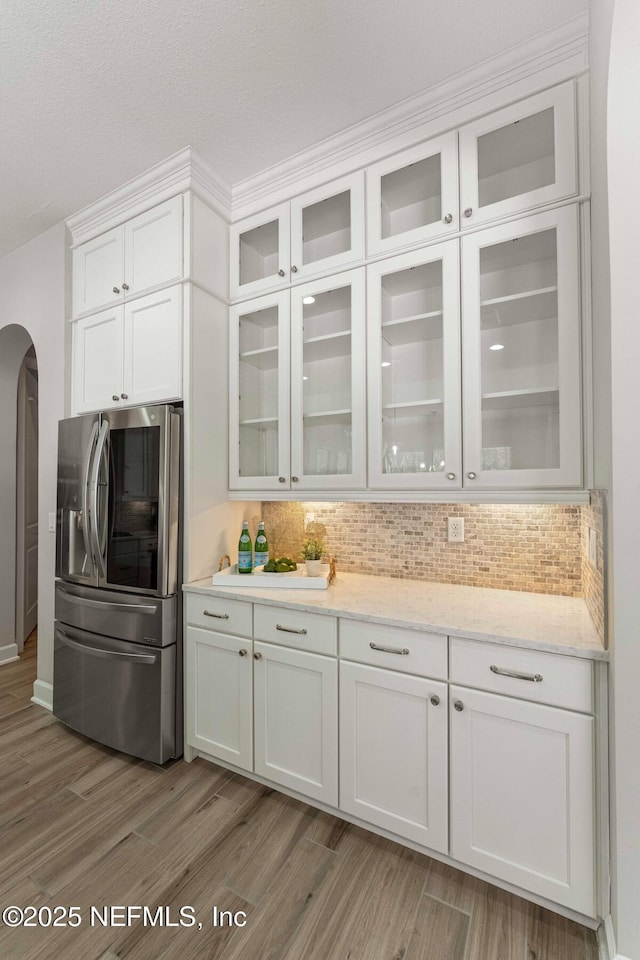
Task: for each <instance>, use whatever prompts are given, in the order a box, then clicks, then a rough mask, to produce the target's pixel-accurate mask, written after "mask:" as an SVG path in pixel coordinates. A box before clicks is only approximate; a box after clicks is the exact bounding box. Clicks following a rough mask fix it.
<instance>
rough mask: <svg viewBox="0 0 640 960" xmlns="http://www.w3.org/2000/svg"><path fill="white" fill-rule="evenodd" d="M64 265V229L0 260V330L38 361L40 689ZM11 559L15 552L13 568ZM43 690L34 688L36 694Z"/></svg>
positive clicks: (48, 629) (49, 625)
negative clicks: (21, 332)
mask: <svg viewBox="0 0 640 960" xmlns="http://www.w3.org/2000/svg"><path fill="white" fill-rule="evenodd" d="M65 261H66V228H65V226H64V224H59V225H58V226H56V227H52V228H51V229H50V230H47V231H46V233H43V234H41V235H40V236H39V237H36V239H35V240H32V241H31V242H30V243H28V244H25V245H24V246H23V247H20V248H19V249H18V250H14V251H13V252H12V253H10V254H8V255H7V256H6V257H3V258H2V259H0V329H1V328H3V327H6V326H8V325H9V324H18V325H20V326H22V327H24V328H25V330H26V331H27V333H28V334H29V336H30V337H31V339H32V341H33V343H34V346H35V349H36V356H37V358H38V377H39V464H38V479H39V502H38V516H39V556H38V680H39V681H41V682H43V683H44V684H45V685H46V684H51V683H52V680H53V581H54V573H55V535H54V534H52V533H48V531H47V526H48V514H49V513H50V512H52V511H55V509H56V467H57V444H58V420H59V419H61V418H62V417H63V416H64V397H65V383H64V359H65V339H66V327H65ZM3 456H4V451H3ZM14 469H15V457H14ZM13 523H14V525H15V510H14V513H13ZM3 548H4V544H3ZM14 557H15V552H14V554H12V558H11V559H12V562H14V563H15V559H14ZM4 603H5V601H4V599H3V600H2V604H3V613H4ZM13 603H14V604H15V594H14V600H13ZM0 669H1V668H0ZM45 689H46V687H42V686H40V690H41V693H42V691H43V690H45Z"/></svg>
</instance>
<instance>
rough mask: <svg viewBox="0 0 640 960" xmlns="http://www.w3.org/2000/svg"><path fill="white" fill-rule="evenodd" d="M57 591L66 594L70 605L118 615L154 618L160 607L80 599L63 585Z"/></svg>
mask: <svg viewBox="0 0 640 960" xmlns="http://www.w3.org/2000/svg"><path fill="white" fill-rule="evenodd" d="M56 590H58V591H59V592H60V593H64V596H65V599H66V600H68V601H69V603H77V604H78V605H79V606H81V607H92V608H93V609H94V610H96V609H97V610H114V611H117V612H118V613H141V614H145V615H148V616H153V614H154V613H156V611H157V609H158V607H157V606H156V604H151V603H111V602H109V600H91V599H88V598H87V597H78V596H76V594H75V593H71V592H70V591H69V590H66V589H65V588H64V587H63V586H62V584H61V583H57V584H56Z"/></svg>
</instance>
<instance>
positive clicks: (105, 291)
mask: <svg viewBox="0 0 640 960" xmlns="http://www.w3.org/2000/svg"><path fill="white" fill-rule="evenodd" d="M182 238H183V230H182V196H178V197H173V198H172V199H171V200H167V201H165V203H161V204H159V205H158V206H156V207H153V208H152V209H151V210H148V211H146V212H145V213H143V214H140V215H139V216H137V217H134V218H133V219H132V220H129V221H128V222H127V223H125V224H122V225H121V226H119V227H115V228H114V229H113V230H109V231H108V232H107V233H104V234H101V235H100V236H99V237H96V238H95V239H94V240H89V241H87V243H83V244H81V245H80V246H79V247H76V249H75V250H74V251H73V315H74V316H75V317H78V316H83V315H85V314H88V313H93V312H94V311H96V310H98V309H100V308H101V307H106V306H108V305H110V304H114V303H121V302H122V301H123V300H126V299H127V298H129V297H134V296H137V295H139V294H140V293H144V292H145V291H146V290H150V289H152V288H153V287H157V286H160V285H163V284H167V283H172V282H174V281H176V280H179V279H180V278H181V277H182V273H183V242H182Z"/></svg>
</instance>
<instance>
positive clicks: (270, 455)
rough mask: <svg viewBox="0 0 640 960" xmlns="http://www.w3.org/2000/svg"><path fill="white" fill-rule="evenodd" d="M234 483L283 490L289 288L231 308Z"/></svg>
mask: <svg viewBox="0 0 640 960" xmlns="http://www.w3.org/2000/svg"><path fill="white" fill-rule="evenodd" d="M229 343H230V364H229V383H230V403H229V413H230V424H229V441H230V442H229V483H230V487H231V489H232V490H284V489H288V488H289V486H290V471H289V293H288V292H287V291H283V292H281V293H274V294H270V295H269V296H266V297H260V298H258V299H256V300H248V301H247V302H246V303H243V304H240V305H238V306H235V307H232V308H231V311H230V333H229Z"/></svg>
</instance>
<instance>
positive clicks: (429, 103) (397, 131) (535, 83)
mask: <svg viewBox="0 0 640 960" xmlns="http://www.w3.org/2000/svg"><path fill="white" fill-rule="evenodd" d="M588 40H589V15H588V13H583V14H580V15H579V16H577V17H574V18H572V19H571V20H567V21H566V22H565V23H563V24H561V25H560V26H559V27H556V28H554V29H552V30H549V31H547V32H545V33H541V34H538V36H536V37H533V38H532V39H530V40H526V41H524V42H523V43H520V44H517V45H515V46H513V47H511V48H510V49H508V50H506V51H504V52H503V53H501V54H499V55H498V56H496V57H492V58H491V59H488V60H484V61H483V62H482V63H480V64H478V65H476V66H475V67H471V68H470V69H468V70H464V71H462V72H460V73H458V74H456V75H455V76H453V77H451V78H449V79H448V80H445V81H443V82H442V83H439V84H437V85H435V86H433V87H431V88H430V89H429V90H426V91H424V92H422V93H420V94H418V95H416V96H413V97H409V98H407V99H406V100H403V101H402V102H401V103H399V104H395V105H394V106H393V107H390V108H388V109H386V110H383V111H380V112H379V113H377V114H374V116H372V117H369V118H368V119H366V120H363V121H362V122H360V123H357V124H354V125H353V126H351V127H349V128H348V129H347V130H343V131H342V132H341V133H339V134H336V135H335V136H332V137H327V138H326V139H325V140H322V141H320V142H319V143H316V144H314V145H313V146H312V147H310V148H309V149H308V150H304V151H300V152H299V153H297V154H294V155H293V156H292V157H289V158H288V159H287V160H285V161H281V162H279V163H277V164H274V165H272V166H271V167H268V168H267V169H266V170H263V171H261V172H260V173H258V174H256V175H255V176H252V177H248V178H246V179H245V180H241V181H240V182H238V183H236V184H234V186H233V188H232V198H233V211H234V219H240V218H242V217H246V216H248V215H249V214H251V213H255V212H257V211H258V210H260V209H264V208H265V207H268V206H271V205H273V204H275V203H280V202H282V201H283V200H285V199H288V198H290V197H291V196H293V195H295V194H298V193H301V192H303V191H304V190H307V189H309V188H310V187H313V186H317V185H318V183H319V182H322V181H324V182H326V181H328V180H330V179H333V178H334V177H337V176H340V175H342V174H346V173H349V172H350V171H352V170H356V169H358V168H360V167H363V166H367V165H368V164H370V163H372V162H375V161H377V160H380V159H381V158H382V157H383V156H388V155H389V154H391V153H395V152H396V151H398V150H402V149H404V148H405V147H409V146H411V145H413V144H415V143H417V142H419V141H420V140H426V139H429V138H430V137H433V136H437V135H439V134H442V133H444V132H445V131H446V130H449V129H452V128H454V127H457V126H460V124H462V123H466V122H467V121H469V120H475V119H477V118H478V117H479V116H481V115H482V114H483V113H489V112H491V111H493V110H495V109H498V108H499V107H502V106H506V105H507V104H508V103H515V102H516V101H517V100H521V99H524V98H525V97H527V96H530V95H531V94H533V93H537V92H539V91H540V90H543V89H545V88H547V87H551V86H553V85H555V84H558V83H561V82H562V81H564V80H568V79H571V78H575V77H577V76H579V75H581V74H582V73H584V72H585V71H586V70H587V69H588Z"/></svg>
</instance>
